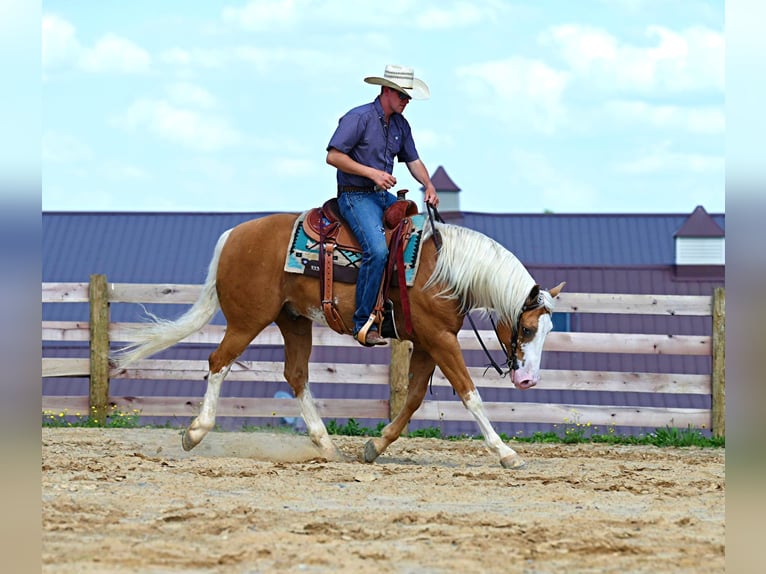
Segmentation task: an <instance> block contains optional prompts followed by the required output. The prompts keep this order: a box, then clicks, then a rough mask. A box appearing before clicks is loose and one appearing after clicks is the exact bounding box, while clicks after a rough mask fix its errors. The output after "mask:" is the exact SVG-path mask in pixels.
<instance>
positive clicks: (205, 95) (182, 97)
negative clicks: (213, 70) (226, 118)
mask: <svg viewBox="0 0 766 574" xmlns="http://www.w3.org/2000/svg"><path fill="white" fill-rule="evenodd" d="M166 89H167V92H168V95H169V96H170V98H171V99H172V100H173V101H174V102H175V103H177V104H181V105H191V106H193V107H197V108H203V109H210V108H214V107H216V106H217V105H218V101H217V99H216V97H215V96H213V95H212V94H211V93H210V92H208V91H207V90H206V89H205V88H202V87H200V86H197V85H195V84H192V83H189V82H176V83H173V84H170V85H169V86H167V88H166Z"/></svg>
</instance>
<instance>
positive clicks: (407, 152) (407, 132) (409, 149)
mask: <svg viewBox="0 0 766 574" xmlns="http://www.w3.org/2000/svg"><path fill="white" fill-rule="evenodd" d="M419 157H420V156H419V155H418V150H417V149H416V148H415V140H414V139H413V137H412V130H411V129H410V124H409V122H406V121H405V122H404V126H403V129H402V147H401V149H400V150H399V153H398V154H397V159H398V160H399V162H400V163H401V162H404V163H409V162H411V161H415V160H416V159H418V158H419Z"/></svg>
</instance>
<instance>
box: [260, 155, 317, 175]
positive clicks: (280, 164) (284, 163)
mask: <svg viewBox="0 0 766 574" xmlns="http://www.w3.org/2000/svg"><path fill="white" fill-rule="evenodd" d="M273 165H274V172H275V173H276V174H277V175H279V176H284V177H306V176H308V175H313V174H316V173H319V171H320V168H321V170H322V171H324V167H325V163H324V162H323V161H321V162H320V161H318V160H310V159H298V158H286V157H285V158H278V159H276V160H275V161H274V164H273Z"/></svg>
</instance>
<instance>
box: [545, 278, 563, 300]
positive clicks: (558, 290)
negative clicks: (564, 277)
mask: <svg viewBox="0 0 766 574" xmlns="http://www.w3.org/2000/svg"><path fill="white" fill-rule="evenodd" d="M566 284H567V282H566V281H562V282H561V283H559V284H558V285H556V286H555V287H554V288H553V289H551V290H550V291H548V293H550V294H551V297H553V298H554V299H555V298H556V297H558V296H559V293H561V291H562V290H563V289H564V285H566Z"/></svg>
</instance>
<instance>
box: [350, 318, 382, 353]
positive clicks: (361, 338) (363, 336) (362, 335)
mask: <svg viewBox="0 0 766 574" xmlns="http://www.w3.org/2000/svg"><path fill="white" fill-rule="evenodd" d="M375 319H376V317H375V313H373V314H371V315H370V318H369V319H367V322H366V323H365V324H364V325H362V328H361V329H359V331H357V333H356V335H354V338H355V339H356V340H357V341H358V342H359V344H361V345H364V346H365V347H375V346H376V345H388V341H386V340H385V339H384V338H383V337H382V336H381V334H380V333H378V332H377V331H370V328H371V327H372V326H373V324H374V323H375ZM370 332H372V333H376V334H377V335H378V340H377V341H376V342H374V343H368V342H367V335H368V334H369V333H370Z"/></svg>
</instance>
